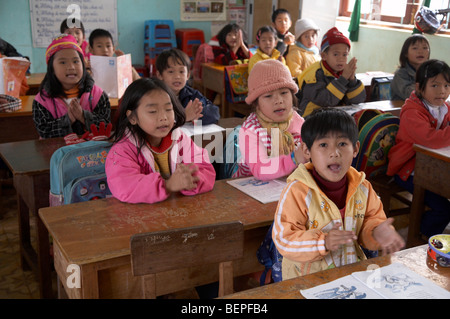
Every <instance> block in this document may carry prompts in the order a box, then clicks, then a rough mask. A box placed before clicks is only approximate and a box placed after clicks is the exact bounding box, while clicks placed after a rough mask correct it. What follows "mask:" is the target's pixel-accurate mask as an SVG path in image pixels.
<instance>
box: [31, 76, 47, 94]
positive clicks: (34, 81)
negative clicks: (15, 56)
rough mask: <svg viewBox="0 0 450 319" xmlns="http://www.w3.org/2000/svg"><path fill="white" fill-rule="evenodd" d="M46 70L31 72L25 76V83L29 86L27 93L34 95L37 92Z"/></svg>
mask: <svg viewBox="0 0 450 319" xmlns="http://www.w3.org/2000/svg"><path fill="white" fill-rule="evenodd" d="M45 74H46V72H44V73H31V74H30V75H29V76H27V84H28V86H29V89H28V92H27V95H35V94H37V93H38V92H39V87H40V86H41V83H42V81H43V80H44V77H45Z"/></svg>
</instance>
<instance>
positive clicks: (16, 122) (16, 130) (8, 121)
mask: <svg viewBox="0 0 450 319" xmlns="http://www.w3.org/2000/svg"><path fill="white" fill-rule="evenodd" d="M34 97H35V96H34V95H24V96H21V97H20V100H21V101H22V107H21V109H19V110H17V111H15V112H0V143H9V142H17V141H26V140H33V139H38V138H39V134H38V132H37V130H36V127H35V125H34V121H33V101H34ZM109 102H110V104H111V120H112V119H113V118H114V116H115V113H116V112H117V110H118V105H119V102H118V99H109Z"/></svg>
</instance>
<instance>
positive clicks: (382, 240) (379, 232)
mask: <svg viewBox="0 0 450 319" xmlns="http://www.w3.org/2000/svg"><path fill="white" fill-rule="evenodd" d="M393 222H394V218H392V217H391V218H388V219H386V220H385V221H384V222H382V223H381V224H380V225H378V226H377V227H375V229H374V230H373V238H374V239H375V240H376V241H377V242H378V243H379V244H380V245H381V250H382V252H383V255H386V254H390V253H395V252H396V251H399V250H400V249H402V248H403V247H405V241H404V240H403V238H402V237H401V236H400V235H399V234H398V233H397V232H396V231H395V229H394V227H393V226H392V223H393Z"/></svg>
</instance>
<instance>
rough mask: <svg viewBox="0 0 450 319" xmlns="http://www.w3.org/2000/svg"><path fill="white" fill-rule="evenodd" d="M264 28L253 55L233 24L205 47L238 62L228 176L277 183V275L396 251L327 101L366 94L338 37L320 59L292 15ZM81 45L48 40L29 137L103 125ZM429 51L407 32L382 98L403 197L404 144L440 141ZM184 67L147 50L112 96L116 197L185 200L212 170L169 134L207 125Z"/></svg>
mask: <svg viewBox="0 0 450 319" xmlns="http://www.w3.org/2000/svg"><path fill="white" fill-rule="evenodd" d="M272 20H273V22H274V27H272V26H264V27H262V28H260V29H259V30H258V32H257V35H256V38H257V41H258V45H259V47H258V50H257V52H256V54H255V55H252V53H251V52H250V50H249V49H248V46H247V44H246V43H245V42H244V38H243V34H242V30H241V29H240V28H239V26H237V25H236V24H229V25H227V26H226V27H225V28H223V29H222V30H221V32H220V33H219V34H218V37H217V38H218V41H219V46H216V47H214V53H215V60H216V62H217V63H221V64H227V65H228V64H230V63H231V62H232V61H235V60H246V59H249V60H250V61H249V67H250V69H251V71H250V72H249V77H248V95H247V98H246V100H245V102H246V103H247V104H248V105H251V106H252V107H253V108H252V109H253V112H252V113H251V114H250V115H249V116H248V117H247V118H246V119H245V121H244V122H243V124H242V127H241V129H240V132H239V148H240V151H241V154H242V160H241V162H240V163H239V169H238V171H237V172H236V173H235V174H234V175H233V177H241V176H255V177H256V178H258V179H261V180H268V179H275V178H280V177H287V181H288V184H287V186H286V188H285V189H284V191H283V193H282V195H281V197H280V201H279V204H278V208H277V210H276V212H274V226H273V233H272V237H273V241H274V243H275V245H276V247H277V249H278V250H279V251H280V253H281V254H282V255H283V257H284V258H283V262H282V273H283V280H284V279H288V278H292V277H295V276H301V275H304V274H308V273H313V272H316V271H319V270H324V269H328V268H331V267H338V266H342V265H345V264H349V263H353V262H356V261H358V260H361V259H365V258H366V257H365V255H364V253H363V250H362V249H361V247H363V248H365V249H370V250H383V251H384V252H386V253H390V252H395V251H398V250H400V249H401V248H403V247H404V245H405V243H404V241H403V239H402V238H401V236H400V235H399V234H398V233H397V232H396V231H395V229H394V227H393V226H392V222H393V219H392V218H387V217H386V215H385V213H384V211H383V206H382V203H381V200H380V198H379V197H378V196H377V194H376V193H375V191H374V190H373V188H372V186H371V184H370V182H369V181H368V180H367V179H366V178H365V174H364V173H363V172H358V171H356V170H355V169H354V168H353V167H352V166H351V164H352V160H353V158H355V157H356V156H357V154H358V152H359V148H360V144H359V141H358V128H357V126H356V124H355V121H354V119H353V117H352V116H351V115H348V114H347V113H346V112H345V111H343V110H340V109H339V108H337V107H335V106H338V105H342V104H352V103H360V102H363V101H364V100H365V90H364V86H363V84H362V83H361V81H359V80H358V79H357V78H356V76H355V75H356V63H357V61H356V58H352V59H350V61H347V59H348V55H349V51H350V48H351V43H350V41H349V39H348V38H347V37H345V36H344V35H343V34H342V33H341V32H339V30H338V29H337V28H331V29H330V30H328V31H327V32H326V33H325V35H324V36H323V39H322V42H321V46H320V54H319V49H318V48H317V46H316V42H317V38H318V32H319V28H318V27H317V26H316V25H315V23H314V22H313V21H312V20H310V19H301V20H299V21H297V23H296V25H295V36H293V35H292V34H290V33H289V32H288V29H289V27H290V24H291V22H290V16H289V13H288V12H287V11H285V10H279V11H277V12H276V13H274V16H273V17H272ZM93 34H94V32H93ZM91 37H92V35H91ZM83 39H84V38H83V37H82V36H81V35H78V36H77V38H74V37H72V36H71V35H65V36H61V37H59V38H57V39H55V40H54V41H53V42H52V43H51V45H50V46H49V47H48V49H47V52H46V59H47V64H48V70H47V75H46V77H45V79H44V82H43V84H42V87H41V89H40V92H39V94H38V95H37V96H36V100H35V102H34V105H33V118H34V120H35V122H36V126H37V128H38V131H39V134H40V136H41V137H44V138H46V137H53V136H64V135H66V134H68V133H70V132H76V133H77V134H81V133H82V132H83V130H86V129H87V128H88V127H89V125H90V124H91V123H94V124H98V123H99V122H101V121H104V122H106V123H109V121H110V107H109V102H108V98H107V96H106V95H105V93H103V92H102V90H101V89H99V88H97V87H96V86H95V84H94V81H93V80H92V77H91V76H90V75H89V73H88V72H87V69H86V62H85V59H84V53H83V50H82V48H81V47H80V46H79V44H82V43H83V42H82V41H81V40H83ZM278 39H282V40H281V41H279V40H278ZM77 40H78V41H77ZM80 41H81V42H80ZM89 42H90V45H89V47H90V54H106V55H112V54H113V52H114V50H113V45H112V39H111V43H109V44H108V43H106V42H109V41H106V42H105V43H100V42H102V40H95V39H92V41H91V39H89ZM97 44H98V45H97ZM100 48H102V49H105V51H103V52H104V53H101V52H99V51H97V49H100ZM106 49H109V50H106ZM429 52H430V50H429V44H428V41H427V40H426V39H425V37H423V36H418V35H414V36H411V37H410V38H408V39H407V41H405V45H404V47H403V49H402V53H401V56H400V61H401V68H400V69H399V71H398V72H397V74H396V77H398V79H396V80H394V82H393V91H394V88H395V87H397V89H398V92H400V91H401V92H404V94H409V95H407V96H406V97H405V95H402V96H400V95H399V97H400V98H406V102H405V105H404V107H403V109H402V111H401V115H400V117H401V120H400V129H399V132H398V135H397V138H396V145H395V146H393V148H392V149H391V152H390V153H389V169H388V174H389V175H394V176H395V178H396V180H397V181H398V182H399V183H400V184H401V185H403V186H404V187H405V188H406V189H407V190H409V191H411V192H412V187H413V171H414V164H415V154H414V151H413V149H412V145H413V144H414V143H419V144H422V145H425V146H428V147H433V148H440V147H445V146H449V145H450V142H449V141H450V113H449V105H448V104H447V103H446V100H447V98H448V96H449V94H450V69H449V67H448V65H447V64H446V63H445V62H443V61H437V60H429ZM190 66H191V65H190V60H189V58H188V57H187V55H186V54H185V53H183V52H181V51H180V50H177V49H171V50H166V51H164V52H163V53H162V54H160V55H159V56H158V59H157V62H156V68H157V77H156V78H141V79H136V80H135V81H133V83H131V84H130V85H129V87H128V88H127V90H126V91H125V93H124V96H123V97H122V101H121V106H120V109H119V115H118V117H117V120H116V123H115V131H114V133H113V135H112V137H111V141H112V148H111V150H110V152H109V153H108V157H107V160H106V165H105V169H106V175H107V179H108V185H109V188H110V190H111V192H112V194H113V196H114V197H116V198H117V199H119V200H121V201H124V202H129V203H155V202H159V201H163V200H165V199H166V198H168V197H169V196H170V194H171V193H175V192H181V193H182V194H185V195H196V194H201V193H204V192H208V191H210V190H212V189H213V187H214V182H215V179H216V173H215V170H214V168H213V166H212V164H211V163H210V161H209V157H208V154H207V151H206V150H205V149H203V148H201V147H199V146H197V145H196V144H195V143H194V142H193V140H192V139H191V138H189V137H188V136H187V135H186V134H185V133H184V132H183V131H182V130H181V129H180V126H182V125H183V124H184V123H185V122H186V121H193V120H198V119H199V120H202V121H203V123H206V124H208V123H214V122H216V121H217V120H218V118H219V113H218V108H217V106H215V105H213V104H212V103H211V101H209V100H208V99H206V98H205V97H203V96H202V95H201V94H200V92H198V91H196V90H194V89H192V88H191V87H189V86H188V85H187V84H186V82H187V80H188V78H189V71H190ZM294 79H297V81H298V84H297V83H296V82H295V80H294ZM411 81H413V82H414V83H413V85H412V90H411V91H409V86H410V84H409V82H411ZM407 86H408V90H406V88H407ZM407 91H408V92H409V93H407ZM302 116H303V117H302ZM438 197H439V196H437V195H435V194H431V193H427V195H426V199H425V201H426V204H427V206H429V207H430V208H431V211H430V212H427V213H425V214H424V216H425V217H424V220H423V228H422V232H423V234H424V235H426V236H431V235H433V234H436V233H439V232H441V231H442V230H443V229H444V228H445V226H446V225H447V224H448V223H449V222H450V207H449V201H448V200H447V199H445V198H438Z"/></svg>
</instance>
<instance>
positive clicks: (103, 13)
mask: <svg viewBox="0 0 450 319" xmlns="http://www.w3.org/2000/svg"><path fill="white" fill-rule="evenodd" d="M30 18H31V32H32V36H33V47H35V48H46V47H47V46H48V45H49V44H50V43H51V42H52V39H53V38H54V37H56V36H58V35H59V34H60V33H61V32H60V26H61V23H62V22H63V20H65V19H72V18H77V19H80V20H81V22H83V26H84V28H85V32H86V40H87V39H89V34H90V33H91V31H92V30H94V29H97V28H98V27H99V26H101V27H102V29H105V30H108V31H109V32H110V33H111V35H112V37H113V39H114V43H116V44H117V43H118V41H117V39H118V36H117V35H118V33H117V0H112V1H111V0H58V1H56V0H55V1H49V0H30ZM70 21H74V20H70Z"/></svg>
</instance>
